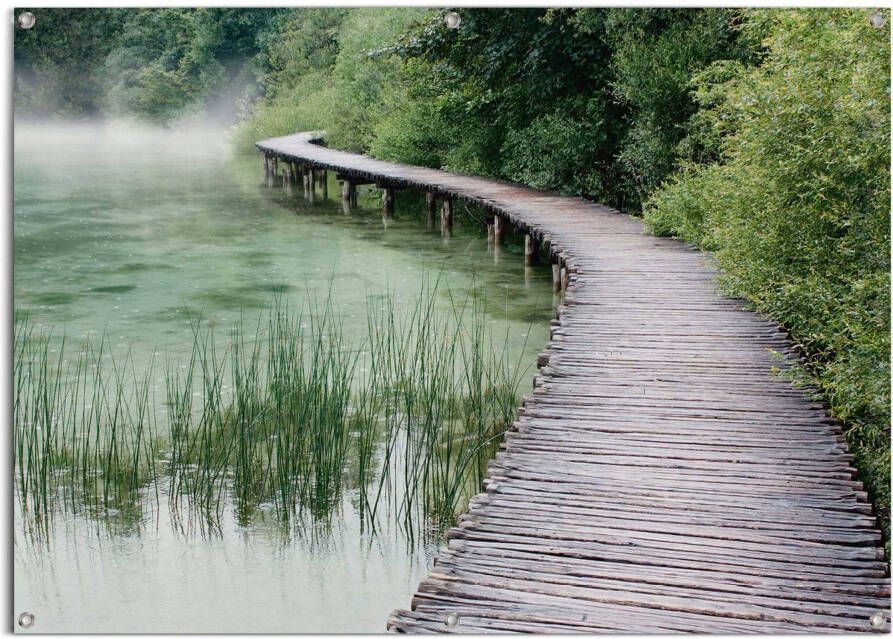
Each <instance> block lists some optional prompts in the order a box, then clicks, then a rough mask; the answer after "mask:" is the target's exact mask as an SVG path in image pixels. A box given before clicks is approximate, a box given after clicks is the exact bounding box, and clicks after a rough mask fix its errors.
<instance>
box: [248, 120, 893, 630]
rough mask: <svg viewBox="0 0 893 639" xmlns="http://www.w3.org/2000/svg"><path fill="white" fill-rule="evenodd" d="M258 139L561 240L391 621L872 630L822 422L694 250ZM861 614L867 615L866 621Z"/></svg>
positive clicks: (884, 625) (845, 477)
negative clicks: (508, 374)
mask: <svg viewBox="0 0 893 639" xmlns="http://www.w3.org/2000/svg"><path fill="white" fill-rule="evenodd" d="M312 138H313V136H312V135H311V134H306V133H305V134H297V135H293V136H288V137H283V138H276V139H272V140H265V141H263V142H261V143H259V144H258V147H259V149H260V150H261V151H263V152H265V153H269V154H273V155H276V156H278V157H279V158H281V159H283V160H288V161H297V162H300V163H302V164H303V165H305V166H313V167H316V168H318V169H329V170H335V171H337V172H338V173H339V174H341V176H343V177H345V178H347V179H349V180H355V181H357V182H375V183H378V184H380V185H381V186H384V187H397V188H400V187H411V188H415V189H419V190H421V191H428V192H434V193H436V194H437V195H438V196H439V197H452V198H458V199H462V200H468V201H472V202H475V203H477V204H480V205H482V206H484V207H486V208H487V209H489V210H490V211H491V212H492V213H493V214H496V215H501V216H504V217H505V218H507V219H509V220H510V221H511V223H512V224H514V225H515V226H516V227H520V228H522V229H524V230H525V232H527V233H529V234H531V235H532V236H533V237H534V238H535V239H536V240H537V242H540V243H543V242H546V243H547V246H548V247H550V249H551V251H553V252H555V253H556V254H560V257H561V259H563V260H564V261H565V263H566V266H567V269H568V272H569V274H570V278H569V279H570V285H569V287H568V289H567V290H566V293H565V298H564V302H563V304H562V305H561V307H560V309H559V318H558V320H557V321H556V322H554V326H553V336H552V339H551V341H550V342H549V344H548V348H547V349H546V351H545V352H544V353H543V355H542V356H541V358H540V362H541V365H542V368H541V370H540V372H539V376H538V378H537V387H536V388H535V390H534V392H533V393H532V395H531V396H529V397H528V398H527V399H526V401H525V404H524V406H523V408H522V409H521V415H520V417H519V418H518V420H517V421H516V423H515V424H514V426H513V428H512V431H511V432H510V433H509V434H508V436H507V437H506V441H505V444H504V446H503V448H502V450H501V452H500V453H499V454H498V456H497V457H496V459H494V460H493V461H492V462H491V463H490V466H489V473H488V477H489V479H488V481H487V483H486V492H484V493H482V494H480V495H478V496H476V497H475V498H474V499H473V500H472V502H471V507H470V510H469V512H468V513H467V514H466V515H464V516H463V517H462V518H461V520H460V522H459V524H458V526H456V527H455V528H453V529H451V530H450V531H449V534H448V538H449V544H448V546H447V547H446V548H443V549H442V550H441V552H440V554H439V556H438V558H437V562H436V564H435V567H434V569H433V570H432V571H431V573H430V574H429V575H428V577H427V578H426V579H425V580H424V581H423V582H422V583H421V584H420V585H419V588H418V591H417V592H416V594H415V596H414V598H413V600H412V610H398V611H396V612H394V613H393V614H392V616H391V618H390V619H389V621H388V628H389V629H390V630H393V631H398V632H473V633H477V632H514V631H532V632H598V631H603V632H624V633H629V632H635V633H666V632H691V631H694V632H712V633H730V632H741V633H763V632H765V633H769V632H782V633H800V632H840V631H872V630H874V631H878V632H890V623H889V622H890V616H889V609H890V581H889V578H888V576H887V569H886V563H885V562H884V559H883V553H882V549H881V547H880V545H879V541H880V534H879V532H878V530H877V527H876V523H875V520H874V517H873V516H872V513H871V506H870V504H869V503H868V502H867V499H866V495H865V492H864V491H863V487H862V484H861V483H860V482H858V481H857V480H856V479H855V472H854V470H853V467H852V465H851V461H852V456H851V455H850V454H848V452H847V447H846V444H845V443H844V438H843V435H842V433H841V429H840V427H839V425H838V424H837V423H835V421H834V420H832V419H830V418H829V416H828V414H827V412H826V410H825V408H824V407H823V406H822V405H821V404H819V403H815V402H813V401H810V399H809V398H808V397H807V395H806V394H805V393H804V392H802V391H799V390H796V389H794V388H792V386H791V384H790V383H789V382H787V381H784V380H783V379H780V378H779V377H778V376H775V375H773V373H772V369H773V368H774V367H784V366H786V363H785V361H784V359H781V360H779V359H777V356H773V352H777V353H780V354H782V355H783V356H785V357H787V356H788V355H789V353H790V351H791V343H790V342H789V340H788V339H787V336H786V335H785V333H784V332H783V331H781V330H780V329H779V328H778V327H777V326H775V325H774V324H772V323H770V322H768V321H766V320H764V319H762V318H760V317H759V316H758V315H756V314H754V313H752V312H749V311H746V310H743V309H742V308H741V303H740V302H738V301H735V300H731V299H727V298H723V297H722V296H721V295H720V294H718V292H717V290H716V285H715V282H714V275H715V274H714V272H713V271H712V270H711V267H710V266H709V265H708V262H707V259H706V256H705V255H704V254H702V253H699V252H698V251H696V250H693V249H691V248H690V247H688V246H685V245H684V244H682V243H680V242H677V241H674V240H670V239H662V238H655V237H650V236H648V235H645V234H644V233H643V229H642V224H641V222H640V221H639V220H638V219H635V218H633V217H629V216H627V215H623V214H620V213H618V212H616V211H614V210H612V209H609V208H607V207H604V206H599V205H598V204H594V203H592V202H589V201H586V200H583V199H580V198H574V197H561V196H557V195H554V194H547V193H542V192H538V191H534V190H531V189H528V188H524V187H520V186H516V185H510V184H505V183H499V182H494V181H490V180H485V179H481V178H476V177H470V176H465V175H458V174H451V173H446V172H442V171H436V170H431V169H425V168H419V167H413V166H403V165H398V164H392V163H387V162H382V161H377V160H374V159H371V158H368V157H365V156H360V155H354V154H350V153H344V152H339V151H334V150H330V149H326V148H324V147H321V146H318V145H316V144H313V143H311V140H312ZM872 615H875V616H874V624H872V621H871V618H872Z"/></svg>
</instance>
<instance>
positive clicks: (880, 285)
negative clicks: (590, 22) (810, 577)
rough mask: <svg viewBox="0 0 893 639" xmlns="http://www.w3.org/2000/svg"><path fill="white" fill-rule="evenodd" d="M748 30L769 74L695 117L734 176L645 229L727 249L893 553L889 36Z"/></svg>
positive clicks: (731, 82) (725, 256) (690, 196)
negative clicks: (892, 537)
mask: <svg viewBox="0 0 893 639" xmlns="http://www.w3.org/2000/svg"><path fill="white" fill-rule="evenodd" d="M746 28H747V29H749V30H750V33H751V34H752V35H754V37H762V42H761V46H762V47H763V48H764V50H765V57H764V59H763V61H762V63H761V64H759V65H758V66H753V67H751V68H749V69H747V70H743V71H742V73H741V74H740V75H736V76H735V77H733V78H732V79H728V80H726V81H724V82H720V83H719V84H715V85H713V86H703V85H702V86H701V87H700V88H699V91H700V95H701V96H702V98H703V97H705V96H709V95H712V96H714V97H715V96H716V95H717V94H719V93H721V94H724V97H723V99H721V100H714V105H713V106H712V107H709V108H705V109H704V110H703V111H702V112H701V113H700V116H699V117H700V123H699V126H700V129H699V130H700V132H701V134H703V132H704V131H708V132H712V134H713V139H714V141H715V143H717V144H719V146H720V154H721V158H722V164H708V165H702V166H696V165H691V166H689V167H688V168H686V169H685V170H684V171H683V172H682V173H680V174H679V175H678V176H677V177H676V178H675V180H673V181H672V182H671V183H669V184H667V185H665V186H664V187H663V188H661V189H659V190H658V191H657V192H656V193H655V194H654V196H653V197H652V198H651V200H650V201H649V203H648V205H647V206H646V208H645V220H646V223H647V224H648V225H649V227H650V228H651V230H653V231H655V232H658V233H661V234H665V235H678V236H681V237H684V238H685V239H688V240H691V241H693V242H696V243H698V244H700V245H701V246H706V247H710V248H715V249H716V255H717V257H718V259H719V263H720V265H721V266H722V268H723V270H724V276H723V282H724V285H725V286H726V287H727V288H728V290H730V291H731V292H732V293H733V294H736V295H740V296H742V297H745V298H746V299H748V300H750V301H751V302H753V304H754V306H755V307H756V308H757V309H759V310H760V311H763V312H766V313H768V314H769V315H770V316H772V317H774V318H775V319H776V320H778V321H779V322H781V323H782V324H783V325H784V326H786V327H787V328H788V329H789V330H790V332H791V334H792V335H793V337H794V339H795V340H797V341H798V342H799V343H800V344H801V345H802V346H803V347H804V349H805V352H806V353H807V356H808V372H809V374H811V375H812V376H813V378H814V380H815V381H816V382H817V383H818V386H819V387H820V388H821V390H822V392H823V394H824V396H825V398H826V399H827V401H828V403H829V404H830V407H831V410H832V411H833V413H834V414H835V415H837V416H838V417H839V418H840V419H842V420H843V421H845V422H846V423H847V424H848V426H849V429H848V438H849V443H850V445H851V447H852V450H853V451H854V453H855V455H856V458H857V464H858V467H859V469H860V471H861V474H862V478H863V479H864V481H865V482H866V485H867V487H868V489H869V491H870V493H871V495H872V497H873V501H874V504H875V507H876V509H877V513H878V515H879V519H880V521H881V523H882V526H883V528H884V531H885V535H887V537H888V538H889V500H890V494H889V493H890V488H889V485H890V467H889V466H890V445H889V439H890V323H889V313H890V252H889V251H890V236H889V224H890V171H889V163H890V94H889V82H890V65H889V52H890V40H889V31H888V29H887V28H884V29H876V28H874V27H872V26H871V25H870V24H869V22H868V19H867V13H866V12H865V11H863V10H825V9H817V10H812V9H804V10H796V11H754V12H750V13H749V14H748V21H747V23H746ZM707 75H709V74H707ZM720 75H722V74H720ZM704 80H707V76H704V77H702V81H704ZM730 123H733V124H732V125H731V126H730Z"/></svg>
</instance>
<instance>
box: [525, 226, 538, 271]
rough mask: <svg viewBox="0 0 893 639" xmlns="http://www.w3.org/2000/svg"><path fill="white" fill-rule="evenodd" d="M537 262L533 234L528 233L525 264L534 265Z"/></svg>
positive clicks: (526, 236)
mask: <svg viewBox="0 0 893 639" xmlns="http://www.w3.org/2000/svg"><path fill="white" fill-rule="evenodd" d="M535 263H536V245H535V244H534V241H533V236H532V235H531V234H530V233H528V234H526V235H525V236H524V266H532V265H533V264H535Z"/></svg>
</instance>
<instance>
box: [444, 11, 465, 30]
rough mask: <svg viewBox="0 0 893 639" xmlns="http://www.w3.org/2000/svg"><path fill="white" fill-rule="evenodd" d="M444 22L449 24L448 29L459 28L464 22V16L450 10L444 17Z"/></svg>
mask: <svg viewBox="0 0 893 639" xmlns="http://www.w3.org/2000/svg"><path fill="white" fill-rule="evenodd" d="M443 23H444V24H445V25H446V26H447V29H458V28H459V25H460V24H462V18H461V17H459V14H458V13H456V12H455V11H450V12H448V13H447V14H446V15H445V16H444V17H443Z"/></svg>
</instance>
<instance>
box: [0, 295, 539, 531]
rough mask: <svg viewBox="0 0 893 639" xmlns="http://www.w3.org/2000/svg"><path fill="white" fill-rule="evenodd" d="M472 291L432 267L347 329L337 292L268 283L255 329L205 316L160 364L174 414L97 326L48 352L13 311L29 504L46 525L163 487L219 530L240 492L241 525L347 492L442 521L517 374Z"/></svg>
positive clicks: (416, 524) (396, 516)
mask: <svg viewBox="0 0 893 639" xmlns="http://www.w3.org/2000/svg"><path fill="white" fill-rule="evenodd" d="M478 293H479V292H478V291H472V292H471V293H470V294H468V295H466V296H465V297H464V298H462V299H458V298H454V297H453V296H452V295H450V294H449V292H448V291H441V290H440V289H439V283H438V282H433V283H428V284H426V285H425V286H423V287H422V290H421V291H420V293H419V295H418V297H417V298H416V299H415V303H414V304H410V305H408V306H407V308H406V309H405V310H400V309H398V307H397V306H396V305H395V304H394V303H393V301H392V298H390V297H389V298H388V300H387V301H385V302H378V303H375V302H372V301H370V302H369V307H368V309H367V318H368V324H367V331H366V334H365V335H361V336H353V335H352V336H350V337H348V336H347V335H345V331H344V327H343V324H342V322H341V320H340V318H339V317H338V316H337V315H336V314H335V313H334V311H333V306H332V302H331V297H329V298H327V299H325V300H322V301H319V300H309V301H308V302H306V303H305V304H304V305H303V306H302V307H301V308H300V309H299V310H298V311H294V310H292V309H291V308H290V307H289V304H288V303H287V302H286V301H285V300H283V299H281V298H275V299H274V300H273V303H272V305H271V306H270V308H269V310H268V312H267V313H265V314H264V315H262V316H261V318H260V319H259V320H258V321H257V323H256V324H255V326H254V327H253V330H252V329H247V330H246V328H245V323H244V322H240V323H239V324H238V325H237V326H236V327H234V328H233V329H232V330H231V331H230V332H229V334H228V336H227V339H226V340H223V341H222V340H220V339H219V338H218V336H217V335H216V334H215V330H214V328H212V327H208V326H207V325H204V324H202V323H201V322H200V321H199V320H198V318H194V320H193V322H192V348H191V350H190V352H189V353H188V356H187V357H186V358H185V360H168V361H167V362H166V366H165V373H164V392H163V394H164V400H165V401H164V411H163V413H162V411H160V410H159V408H160V406H159V402H158V401H157V399H158V398H156V397H155V393H154V388H153V385H152V381H153V370H152V368H151V367H150V368H149V370H147V371H146V372H145V373H144V374H143V375H137V374H136V372H135V371H134V370H133V364H132V360H131V358H130V357H129V356H128V357H125V358H122V359H120V360H118V359H116V358H115V357H112V356H111V354H110V353H109V352H108V348H107V344H106V341H105V340H104V339H103V340H100V342H99V344H98V345H96V346H93V345H91V344H85V345H84V346H82V347H81V349H80V350H79V351H78V355H77V356H76V357H72V358H70V359H66V357H65V355H64V350H65V346H64V340H61V344H62V346H60V347H59V349H58V352H53V347H52V345H53V344H56V343H58V342H59V340H54V339H53V337H52V334H51V333H48V332H43V331H36V330H35V329H34V327H33V326H32V325H31V324H29V323H28V322H27V321H23V322H20V323H19V324H18V325H17V327H16V340H15V345H16V348H15V382H16V396H15V422H16V424H15V442H16V471H17V482H16V488H17V493H18V495H19V498H20V503H21V504H22V507H23V511H24V512H26V513H29V514H31V515H35V516H33V517H31V520H32V521H36V522H38V523H39V522H41V521H44V519H45V517H46V516H48V515H49V514H51V513H52V512H54V511H55V510H57V509H58V508H59V507H66V508H68V509H70V510H72V511H79V510H81V509H83V507H84V506H85V505H86V506H90V507H93V510H92V511H91V510H90V509H89V508H88V509H87V511H88V512H99V511H97V510H96V508H95V507H96V506H99V505H101V506H104V507H105V508H106V509H118V508H121V507H122V506H123V505H124V504H128V503H129V504H131V505H133V504H134V503H135V502H137V501H138V500H139V499H147V498H152V495H153V494H154V495H155V498H156V499H157V496H158V491H160V490H161V491H164V493H165V495H166V496H167V498H168V499H167V502H168V503H169V505H170V507H171V509H172V511H174V512H173V514H174V518H175V520H179V519H181V518H182V517H183V516H184V515H185V516H189V517H193V516H200V517H201V518H202V519H203V521H204V523H206V524H209V525H210V526H211V527H213V526H215V525H216V523H215V522H217V521H219V518H220V516H221V514H222V513H223V512H224V509H225V508H227V507H228V506H231V507H232V508H233V510H234V512H235V514H236V519H237V520H238V521H239V522H240V523H242V524H247V523H249V522H250V521H251V518H252V516H253V515H254V513H256V512H257V511H258V509H264V510H270V509H272V510H273V511H274V512H275V514H276V515H277V517H278V519H279V521H280V522H281V523H282V524H283V525H288V524H289V523H290V522H304V521H308V520H310V521H313V522H319V521H327V520H329V519H330V518H331V517H332V515H333V514H334V513H336V512H337V511H338V510H339V509H340V508H341V506H342V504H343V503H345V501H344V500H345V497H349V503H352V504H354V506H355V508H356V511H357V513H358V515H359V517H360V518H361V521H362V523H363V524H364V525H367V526H369V527H370V528H371V529H372V530H375V529H376V528H377V527H378V526H379V525H380V524H381V522H382V521H383V519H388V520H391V521H395V522H396V523H397V524H398V525H399V526H400V527H401V528H402V529H403V530H404V531H406V532H408V533H409V534H410V535H414V534H416V532H417V531H425V532H426V533H431V532H437V531H439V530H441V529H442V528H443V527H444V526H445V525H448V524H449V523H450V522H452V521H453V518H454V517H455V515H456V514H457V513H458V512H459V511H460V510H461V509H463V508H464V506H465V503H466V502H467V499H468V497H469V496H470V495H471V494H473V493H474V492H476V491H477V490H478V489H479V487H480V483H481V480H482V478H483V472H484V466H485V464H486V461H487V460H489V459H490V458H491V457H492V455H493V453H494V452H495V449H496V447H497V446H498V442H499V440H500V438H501V436H502V433H503V432H504V431H505V429H506V428H507V427H508V426H509V425H510V423H511V421H512V419H513V417H514V412H515V406H516V403H517V396H518V385H519V383H520V381H521V379H522V376H523V373H524V370H523V368H522V366H521V362H520V361H518V362H513V361H510V360H509V358H508V353H509V349H508V347H507V342H506V341H505V340H506V339H507V335H506V336H505V338H504V340H503V341H502V342H501V343H500V342H499V340H497V339H496V338H495V336H494V335H492V334H491V333H490V331H489V330H488V328H487V322H486V319H487V315H486V313H485V309H484V305H483V302H482V301H481V299H480V296H479V295H478ZM444 296H445V297H446V298H447V300H446V302H447V303H446V307H447V308H446V312H444V309H443V308H441V307H440V305H442V302H441V304H440V305H439V303H438V300H439V299H441V298H443V297H444ZM159 423H163V426H161V427H160V426H159ZM159 431H160V432H163V433H164V436H163V437H159V436H158V434H157V433H158V432H159ZM184 510H185V511H186V512H185V513H184V512H183V511H184ZM100 514H101V513H100Z"/></svg>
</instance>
